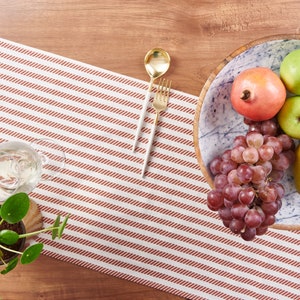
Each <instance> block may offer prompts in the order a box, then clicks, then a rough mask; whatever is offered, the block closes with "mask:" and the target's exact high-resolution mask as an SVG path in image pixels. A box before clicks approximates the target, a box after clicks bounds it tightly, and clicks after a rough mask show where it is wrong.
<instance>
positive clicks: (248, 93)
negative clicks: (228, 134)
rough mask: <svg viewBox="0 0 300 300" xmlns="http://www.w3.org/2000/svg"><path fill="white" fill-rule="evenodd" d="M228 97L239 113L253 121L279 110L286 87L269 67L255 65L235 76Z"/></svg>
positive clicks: (260, 119) (274, 113)
mask: <svg viewBox="0 0 300 300" xmlns="http://www.w3.org/2000/svg"><path fill="white" fill-rule="evenodd" d="M230 99H231V104H232V106H233V108H234V109H235V110H236V111H237V112H238V113H239V114H241V115H243V116H244V117H246V118H248V119H250V120H253V121H264V120H268V119H271V118H273V117H274V116H275V115H276V114H277V113H278V112H279V110H280V109H281V107H282V106H283V104H284V102H285V99H286V88H285V86H284V84H283V82H282V81H281V79H280V78H279V76H277V74H275V73H274V72H273V71H272V70H271V69H269V68H265V67H256V68H251V69H247V70H245V71H243V72H241V73H240V74H239V75H238V76H237V77H236V78H235V80H234V82H233V84H232V89H231V93H230Z"/></svg>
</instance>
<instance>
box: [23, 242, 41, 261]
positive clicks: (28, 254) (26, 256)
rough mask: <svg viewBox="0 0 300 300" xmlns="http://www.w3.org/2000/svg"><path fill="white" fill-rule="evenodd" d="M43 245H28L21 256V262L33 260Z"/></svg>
mask: <svg viewBox="0 0 300 300" xmlns="http://www.w3.org/2000/svg"><path fill="white" fill-rule="evenodd" d="M43 247H44V245H43V244H42V243H38V244H34V245H31V246H29V247H28V248H27V249H26V250H25V251H24V252H23V254H22V256H21V264H23V265H26V264H30V263H32V262H33V261H35V260H36V259H37V258H38V257H39V255H40V254H41V252H42V250H43Z"/></svg>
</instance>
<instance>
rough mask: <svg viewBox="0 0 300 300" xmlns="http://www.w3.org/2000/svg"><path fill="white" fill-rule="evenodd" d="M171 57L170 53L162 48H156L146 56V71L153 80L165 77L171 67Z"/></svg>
mask: <svg viewBox="0 0 300 300" xmlns="http://www.w3.org/2000/svg"><path fill="white" fill-rule="evenodd" d="M170 61H171V59H170V56H169V54H168V52H166V51H165V50H163V49H160V48H154V49H152V50H150V51H148V53H147V54H146V56H145V59H144V64H145V68H146V71H147V73H148V75H149V76H150V78H153V80H155V79H157V78H159V77H161V76H162V75H164V74H165V73H166V72H167V71H168V69H169V67H170Z"/></svg>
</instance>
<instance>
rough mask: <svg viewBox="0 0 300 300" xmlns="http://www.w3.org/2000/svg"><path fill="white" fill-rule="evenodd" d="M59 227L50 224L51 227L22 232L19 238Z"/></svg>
mask: <svg viewBox="0 0 300 300" xmlns="http://www.w3.org/2000/svg"><path fill="white" fill-rule="evenodd" d="M58 228H59V227H53V226H50V227H47V228H43V229H41V230H38V231H34V232H28V233H23V234H20V235H19V238H20V239H21V238H26V237H30V236H34V235H38V234H39V233H42V232H46V231H52V230H54V229H58Z"/></svg>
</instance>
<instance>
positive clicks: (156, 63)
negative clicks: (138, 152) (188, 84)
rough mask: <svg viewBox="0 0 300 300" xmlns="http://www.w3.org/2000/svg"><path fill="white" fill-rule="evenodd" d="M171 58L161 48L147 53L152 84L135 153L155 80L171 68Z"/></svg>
mask: <svg viewBox="0 0 300 300" xmlns="http://www.w3.org/2000/svg"><path fill="white" fill-rule="evenodd" d="M170 61H171V58H170V56H169V54H168V52H166V51H165V50H163V49H161V48H154V49H151V50H150V51H148V52H147V54H146V55H145V58H144V64H145V68H146V71H147V73H148V75H149V76H150V82H149V86H148V90H147V93H146V96H145V100H144V103H143V107H142V112H141V115H140V118H139V121H138V126H137V129H136V133H135V138H134V142H133V148H132V151H133V152H134V150H135V147H136V144H137V140H138V137H139V134H140V131H141V128H142V125H143V121H144V117H145V113H146V110H147V107H148V102H149V99H150V96H151V91H152V86H153V83H154V80H155V79H157V78H159V77H161V76H162V75H164V74H165V73H166V72H167V71H168V69H169V67H170Z"/></svg>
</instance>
